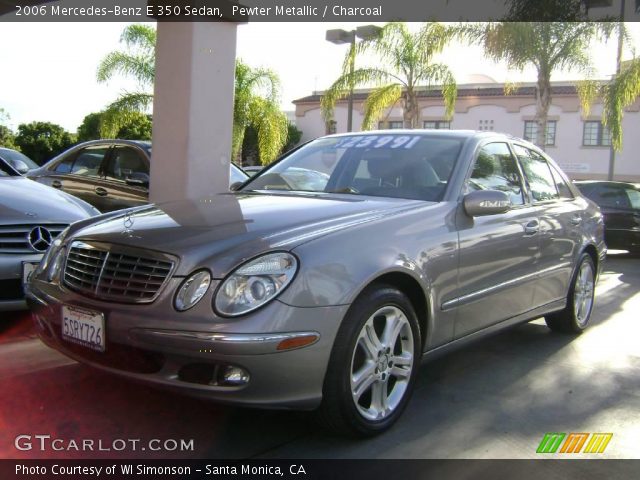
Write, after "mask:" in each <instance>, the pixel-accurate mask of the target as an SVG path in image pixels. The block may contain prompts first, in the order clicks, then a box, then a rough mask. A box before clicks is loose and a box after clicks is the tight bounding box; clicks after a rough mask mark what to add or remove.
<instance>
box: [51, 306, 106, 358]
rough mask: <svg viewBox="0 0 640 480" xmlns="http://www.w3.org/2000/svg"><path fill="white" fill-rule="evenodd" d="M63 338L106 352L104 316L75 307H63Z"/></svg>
mask: <svg viewBox="0 0 640 480" xmlns="http://www.w3.org/2000/svg"><path fill="white" fill-rule="evenodd" d="M62 338H63V339H64V340H67V341H69V342H73V343H75V344H78V345H82V346H83V347H87V348H90V349H92V350H97V351H99V352H104V350H105V331H104V314H103V313H100V312H93V311H90V310H82V309H78V308H75V307H67V306H66V305H63V307H62Z"/></svg>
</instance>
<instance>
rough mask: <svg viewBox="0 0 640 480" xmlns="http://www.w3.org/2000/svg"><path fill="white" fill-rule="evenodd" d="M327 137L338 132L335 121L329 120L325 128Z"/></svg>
mask: <svg viewBox="0 0 640 480" xmlns="http://www.w3.org/2000/svg"><path fill="white" fill-rule="evenodd" d="M326 131H327V135H333V134H334V133H337V132H338V122H336V121H335V120H329V121H328V122H327V126H326Z"/></svg>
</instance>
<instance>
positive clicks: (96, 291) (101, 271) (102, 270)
mask: <svg viewBox="0 0 640 480" xmlns="http://www.w3.org/2000/svg"><path fill="white" fill-rule="evenodd" d="M72 247H73V245H72ZM110 254H111V252H107V254H106V255H105V256H104V259H103V260H102V267H100V273H99V274H98V279H97V280H96V288H95V290H94V291H93V294H94V295H95V296H96V297H97V296H98V295H99V293H98V292H99V290H100V280H102V274H103V273H104V267H106V266H107V262H108V261H109V255H110Z"/></svg>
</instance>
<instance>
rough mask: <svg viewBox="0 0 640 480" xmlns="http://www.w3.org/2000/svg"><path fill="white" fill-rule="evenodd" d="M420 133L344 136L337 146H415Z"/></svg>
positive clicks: (406, 147)
mask: <svg viewBox="0 0 640 480" xmlns="http://www.w3.org/2000/svg"><path fill="white" fill-rule="evenodd" d="M419 141H420V135H366V136H365V135H362V136H354V137H347V138H344V139H343V140H342V141H340V142H338V143H337V144H336V146H335V148H394V149H395V148H405V149H407V150H409V149H411V148H413V147H414V146H415V145H416V143H418V142H419Z"/></svg>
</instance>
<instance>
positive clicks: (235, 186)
mask: <svg viewBox="0 0 640 480" xmlns="http://www.w3.org/2000/svg"><path fill="white" fill-rule="evenodd" d="M242 184H244V182H233V183H232V184H231V185H230V186H229V190H231V191H232V192H235V191H236V190H238V189H239V188H240V187H241V186H242Z"/></svg>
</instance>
